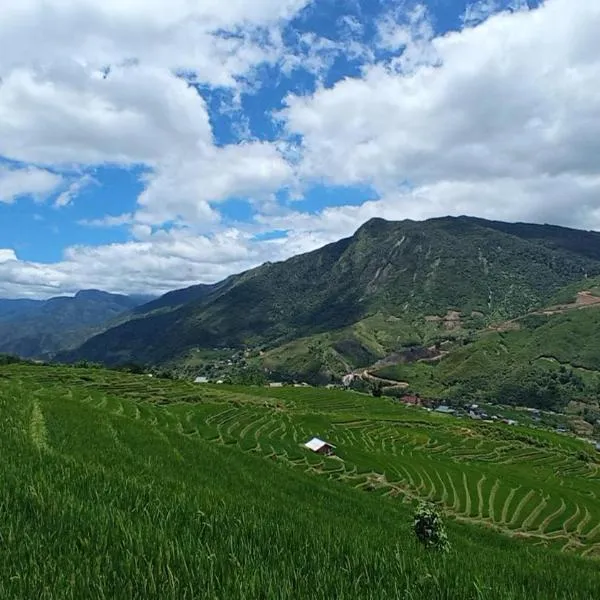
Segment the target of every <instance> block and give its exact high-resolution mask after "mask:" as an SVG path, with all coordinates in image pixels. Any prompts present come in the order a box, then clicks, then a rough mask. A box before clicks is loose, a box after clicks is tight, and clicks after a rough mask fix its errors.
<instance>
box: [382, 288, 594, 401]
mask: <svg viewBox="0 0 600 600" xmlns="http://www.w3.org/2000/svg"><path fill="white" fill-rule="evenodd" d="M564 298H565V299H566V298H567V296H566V295H565V296H564ZM547 312H548V314H544V313H540V314H530V315H528V316H525V317H523V318H521V319H517V320H516V321H513V322H511V323H510V327H509V328H508V329H507V330H505V331H487V332H484V333H481V334H480V335H479V337H478V339H476V340H475V341H474V342H473V343H471V344H468V345H465V346H463V347H459V348H457V349H454V350H453V351H452V352H450V353H449V354H448V355H447V356H446V357H444V358H443V359H442V360H440V361H439V362H433V363H423V362H420V363H414V364H409V365H407V364H405V365H395V366H390V367H386V368H384V369H381V370H379V371H378V374H379V375H380V376H382V377H387V378H390V379H396V380H399V381H407V382H408V383H409V384H410V385H411V388H412V389H413V390H415V391H417V392H420V393H421V394H423V395H425V396H434V397H445V398H455V399H458V400H460V399H462V400H489V401H495V402H503V403H512V404H525V405H531V406H537V407H539V408H553V409H564V407H565V406H566V405H567V404H568V402H569V401H570V400H590V401H594V402H597V400H598V398H599V397H600V345H599V344H598V340H599V339H600V306H589V307H585V308H575V307H573V309H571V310H569V309H567V310H564V311H563V312H555V311H553V310H549V311H547ZM540 389H542V392H543V397H541V396H540V397H538V391H539V390H540Z"/></svg>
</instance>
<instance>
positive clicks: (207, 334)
mask: <svg viewBox="0 0 600 600" xmlns="http://www.w3.org/2000/svg"><path fill="white" fill-rule="evenodd" d="M598 274H600V233H596V232H587V231H578V230H573V229H567V228H563V227H556V226H549V225H532V224H524V223H500V222H494V221H486V220H483V219H476V218H471V217H456V218H453V217H445V218H437V219H431V220H428V221H424V222H414V221H401V222H389V221H385V220H383V219H372V220H370V221H369V222H367V223H365V224H364V225H363V226H362V227H360V228H359V229H358V231H357V232H356V233H355V234H354V235H353V236H352V237H350V238H347V239H343V240H340V241H338V242H335V243H333V244H329V245H327V246H325V247H323V248H320V249H318V250H315V251H313V252H309V253H307V254H303V255H300V256H295V257H293V258H291V259H289V260H286V261H284V262H279V263H266V264H264V265H262V266H260V267H258V268H256V269H253V270H250V271H247V272H245V273H241V274H239V275H235V276H232V277H230V278H228V279H227V280H225V281H223V282H221V283H219V284H217V285H214V286H195V287H193V288H188V289H187V290H180V291H178V292H173V293H171V294H167V295H166V296H163V297H162V298H161V299H158V300H157V301H154V302H152V303H150V304H147V305H145V306H142V307H139V308H138V309H137V310H136V314H135V318H133V319H130V320H129V321H127V322H125V323H122V324H120V325H118V326H117V327H114V328H111V329H109V330H107V331H105V332H104V333H102V334H100V335H98V336H94V337H92V338H91V339H89V340H87V341H86V342H85V343H84V344H83V345H82V346H81V347H80V348H78V349H77V350H75V351H73V352H70V353H67V354H65V355H63V356H62V358H64V359H66V360H76V359H79V358H85V359H89V360H94V361H102V362H105V363H113V364H114V363H118V362H123V361H129V360H134V361H137V362H142V363H147V364H157V363H165V362H173V361H182V360H186V356H188V355H189V353H190V352H191V351H192V350H194V349H215V348H247V347H254V348H256V347H260V348H262V349H263V350H267V355H269V356H270V358H271V359H272V361H273V364H274V367H275V368H276V366H277V365H276V363H277V360H274V359H273V356H274V353H275V354H277V353H281V352H283V353H284V354H285V351H286V349H289V348H290V345H292V346H293V345H296V346H298V345H299V346H300V348H299V349H298V348H297V349H296V351H294V352H295V354H294V356H295V357H296V358H297V357H298V353H300V354H302V352H304V353H305V354H307V355H308V362H311V361H312V363H314V364H311V366H310V369H312V370H313V371H315V370H316V371H318V370H319V369H320V370H323V369H327V368H328V367H327V364H326V363H327V361H328V360H329V359H332V360H333V361H334V362H336V361H337V366H336V368H337V369H338V370H343V369H346V368H352V367H353V366H356V365H360V364H366V363H368V362H369V360H371V359H373V358H378V357H381V356H384V355H385V354H386V353H389V352H393V351H395V350H398V349H401V348H403V347H406V346H410V345H414V344H416V343H424V342H428V341H435V340H436V339H437V338H441V337H448V336H455V337H456V336H457V335H458V334H459V333H460V332H462V333H464V334H465V335H467V334H468V333H469V332H471V331H474V330H478V329H481V328H483V327H486V326H487V325H489V324H490V323H494V322H501V321H504V320H507V319H511V318H514V317H517V316H520V315H523V314H525V313H527V312H528V311H530V310H532V309H535V308H536V307H540V306H543V305H545V304H546V303H547V302H548V301H549V299H551V298H552V297H553V295H555V294H557V293H558V292H559V291H560V290H561V289H562V288H563V287H564V286H567V285H569V284H573V283H575V282H577V281H581V280H582V279H584V278H585V277H592V276H595V275H598ZM300 340H304V341H303V342H301V343H300V342H299V341H300ZM311 345H312V346H313V349H314V348H316V350H310V349H309V348H310V346H311ZM294 352H292V353H294ZM315 353H316V354H319V353H321V354H322V357H321V358H319V359H318V360H317V361H316V363H315V361H314V360H313V358H314V356H315ZM300 363H303V361H302V360H300ZM317 363H318V364H317ZM305 367H306V364H301V365H300V370H302V369H304V368H305Z"/></svg>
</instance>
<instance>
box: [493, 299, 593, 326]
mask: <svg viewBox="0 0 600 600" xmlns="http://www.w3.org/2000/svg"><path fill="white" fill-rule="evenodd" d="M599 306H600V296H594V295H593V294H592V292H591V291H589V290H586V291H582V292H578V293H577V298H576V299H575V302H573V303H571V304H555V305H554V306H548V307H546V308H540V309H539V310H534V311H532V312H529V313H527V315H525V316H529V315H541V316H552V315H561V314H565V313H568V312H571V311H573V310H586V309H589V308H598V307H599ZM523 318H524V317H523V316H520V317H516V318H514V319H509V320H508V321H503V322H502V323H499V324H497V325H490V326H489V327H487V328H486V329H485V331H500V332H502V331H509V330H511V329H518V328H519V321H520V320H521V319H523Z"/></svg>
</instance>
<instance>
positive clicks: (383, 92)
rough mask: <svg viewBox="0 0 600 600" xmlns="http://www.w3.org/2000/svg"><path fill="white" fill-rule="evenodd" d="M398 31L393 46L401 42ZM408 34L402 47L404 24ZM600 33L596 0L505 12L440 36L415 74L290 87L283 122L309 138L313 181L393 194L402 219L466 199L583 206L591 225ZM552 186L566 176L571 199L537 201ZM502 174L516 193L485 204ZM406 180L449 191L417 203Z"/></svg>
mask: <svg viewBox="0 0 600 600" xmlns="http://www.w3.org/2000/svg"><path fill="white" fill-rule="evenodd" d="M419 18H420V17H419ZM391 27H392V26H391V25H390V24H389V23H387V24H386V28H387V29H386V31H387V34H386V39H388V41H389V40H392V41H393V40H394V39H395V38H394V36H393V29H392V28H391ZM418 27H419V28H422V27H421V26H420V25H419V26H418ZM398 28H399V31H400V33H401V35H400V37H399V38H398V40H397V41H396V42H394V43H397V44H400V43H401V42H402V40H404V39H406V31H405V30H406V25H405V24H399V25H398ZM598 30H600V5H599V4H598V3H596V2H593V1H591V0H587V1H581V2H577V3H572V2H570V1H569V0H548V1H547V2H546V3H545V4H544V5H542V7H541V8H539V9H538V10H534V11H519V12H513V13H508V12H505V13H500V14H497V15H494V16H491V17H490V18H488V19H487V20H486V21H485V22H484V23H481V24H480V25H478V26H477V27H472V28H467V29H463V30H462V31H460V32H454V33H448V34H446V35H444V36H441V37H436V38H432V39H431V40H430V42H429V43H430V45H431V48H432V56H434V57H435V58H434V60H433V61H431V62H430V63H429V64H421V65H420V66H419V67H418V68H417V69H416V70H413V71H411V72H409V73H406V72H402V71H400V72H399V71H398V70H397V69H395V68H391V67H390V66H389V65H385V64H383V65H382V64H377V65H372V66H371V67H369V68H368V69H366V71H365V74H364V76H363V77H361V78H355V79H345V80H342V81H339V82H338V83H337V84H336V85H334V86H333V87H332V88H329V89H324V88H322V89H320V90H318V91H317V92H316V93H315V94H314V95H312V96H293V95H292V96H290V97H289V98H288V99H287V108H286V109H285V110H284V112H283V115H282V116H283V118H284V119H285V120H286V123H287V127H288V131H289V132H290V133H291V134H293V135H297V136H300V137H301V140H302V154H303V159H302V167H301V168H302V171H303V175H304V177H307V178H310V177H312V178H315V179H319V180H321V179H323V180H325V181H329V182H332V183H335V184H342V185H348V184H359V183H360V184H364V183H369V184H371V185H372V186H374V188H375V189H376V190H377V191H378V192H379V194H380V195H381V196H382V197H385V198H388V199H389V198H397V199H398V200H397V202H398V203H399V205H400V206H402V214H405V215H409V214H411V215H414V216H426V215H428V214H430V213H431V212H432V211H431V208H432V206H435V208H436V210H437V211H439V212H438V214H446V213H454V212H456V208H457V206H461V207H462V210H461V212H467V213H471V214H479V215H482V214H490V213H495V214H502V215H504V216H505V217H507V218H515V217H516V216H518V215H519V214H525V215H527V216H529V217H530V218H533V219H536V220H538V219H539V218H541V217H543V215H552V216H553V217H554V218H555V219H557V220H558V222H566V221H569V222H571V221H572V220H573V215H574V214H576V215H578V221H577V223H576V224H578V225H582V226H586V225H588V224H589V219H590V218H591V217H592V214H593V213H594V211H595V210H597V208H598V207H599V206H600V196H594V194H590V189H592V190H594V191H595V189H596V188H595V186H596V183H597V175H598V165H597V161H596V159H595V157H596V156H597V155H598V152H599V151H600V118H599V116H600V96H598V94H597V92H596V89H597V84H596V82H597V81H598V80H599V78H600V37H599V36H598V35H597V31H598ZM421 37H423V36H421ZM426 37H427V36H425V38H426ZM392 41H389V44H392ZM548 181H560V182H562V183H561V186H560V189H561V190H564V191H565V192H566V193H568V194H569V195H568V197H564V198H562V199H559V198H557V197H556V194H551V195H550V196H548V197H547V199H546V200H545V201H544V202H541V203H540V198H539V195H538V194H537V193H534V192H535V191H536V190H540V189H544V188H546V182H548ZM497 182H504V183H503V185H502V186H501V188H502V189H504V190H509V191H510V192H511V194H512V195H511V196H506V197H498V195H494V196H493V202H494V204H489V203H486V200H487V199H488V198H490V196H489V194H487V193H486V192H487V190H488V189H489V188H490V187H491V186H495V185H497ZM407 185H408V186H410V187H411V188H413V189H415V188H416V189H417V191H419V190H420V191H427V190H429V189H431V188H432V187H437V188H440V186H443V188H444V189H445V190H446V196H445V199H442V201H441V203H437V204H427V203H424V202H420V203H419V205H417V206H412V205H411V204H410V199H411V197H415V196H414V194H413V195H409V196H407V195H405V194H402V193H401V190H402V188H403V187H405V186H407ZM516 192H518V197H519V199H520V201H519V203H515V202H514V196H515V193H516ZM417 197H418V198H423V197H424V196H423V194H421V195H420V196H417ZM595 198H596V199H595ZM387 201H388V202H394V200H387ZM574 206H575V207H576V209H575V210H573V207H574Z"/></svg>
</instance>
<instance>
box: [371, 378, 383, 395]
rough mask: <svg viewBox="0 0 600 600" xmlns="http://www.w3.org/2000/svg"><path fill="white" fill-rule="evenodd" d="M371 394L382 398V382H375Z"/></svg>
mask: <svg viewBox="0 0 600 600" xmlns="http://www.w3.org/2000/svg"><path fill="white" fill-rule="evenodd" d="M371 394H373V396H375V398H381V396H382V395H383V386H382V385H381V382H379V381H376V382H375V383H374V384H373V387H372V388H371Z"/></svg>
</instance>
